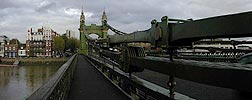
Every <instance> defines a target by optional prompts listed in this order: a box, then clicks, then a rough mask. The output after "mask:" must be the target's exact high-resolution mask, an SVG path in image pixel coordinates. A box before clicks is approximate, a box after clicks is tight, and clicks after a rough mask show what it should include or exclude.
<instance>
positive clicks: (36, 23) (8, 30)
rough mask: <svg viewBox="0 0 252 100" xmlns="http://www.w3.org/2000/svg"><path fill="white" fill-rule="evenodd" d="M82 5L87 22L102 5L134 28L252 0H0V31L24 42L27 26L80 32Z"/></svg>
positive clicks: (250, 4) (238, 8)
mask: <svg viewBox="0 0 252 100" xmlns="http://www.w3.org/2000/svg"><path fill="white" fill-rule="evenodd" d="M82 6H83V8H84V13H85V16H86V24H91V23H96V24H101V15H102V11H103V10H104V9H105V10H106V13H107V16H108V23H109V24H110V25H112V26H114V27H115V28H117V29H119V30H121V31H125V32H133V31H136V30H145V29H148V28H149V27H150V21H151V20H152V19H157V20H159V21H160V19H161V17H162V16H165V15H167V16H168V17H170V18H182V19H189V18H193V19H200V18H206V17H212V16H217V15H225V14H231V13H238V12H246V11H251V9H252V0H0V35H6V36H8V37H10V38H17V39H19V40H20V41H21V42H23V43H24V42H25V39H26V35H27V30H28V29H29V28H34V29H37V28H41V27H42V26H43V25H44V26H45V25H46V26H50V27H51V28H52V29H53V30H55V31H57V32H58V33H60V34H63V33H64V32H65V30H66V29H71V30H73V31H75V33H76V34H79V32H78V30H77V29H78V27H79V16H80V12H81V8H82ZM77 36H79V35H77Z"/></svg>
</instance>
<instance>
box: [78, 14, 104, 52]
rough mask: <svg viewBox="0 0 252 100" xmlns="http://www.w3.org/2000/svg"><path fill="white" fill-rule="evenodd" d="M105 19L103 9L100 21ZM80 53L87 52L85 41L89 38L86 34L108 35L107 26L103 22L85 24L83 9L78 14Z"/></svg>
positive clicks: (102, 36) (101, 36) (100, 36)
mask: <svg viewBox="0 0 252 100" xmlns="http://www.w3.org/2000/svg"><path fill="white" fill-rule="evenodd" d="M106 20H107V16H106V12H105V11H103V15H102V22H103V21H106ZM79 31H80V44H81V45H80V53H81V54H84V55H87V53H88V46H87V44H88V43H87V41H88V40H89V37H88V35H90V34H96V35H98V36H99V38H107V35H108V28H107V26H105V25H104V24H103V23H102V25H96V24H91V25H85V15H84V13H83V11H82V12H81V16H80V28H79Z"/></svg>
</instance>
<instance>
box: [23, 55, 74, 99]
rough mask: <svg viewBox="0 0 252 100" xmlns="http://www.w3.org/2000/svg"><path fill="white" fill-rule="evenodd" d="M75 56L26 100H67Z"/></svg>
mask: <svg viewBox="0 0 252 100" xmlns="http://www.w3.org/2000/svg"><path fill="white" fill-rule="evenodd" d="M76 62H77V54H75V55H73V56H72V57H71V58H70V59H69V60H68V61H67V62H66V63H65V64H63V65H62V66H61V67H60V68H59V69H58V71H57V72H56V73H55V74H54V75H53V76H52V77H51V78H50V79H49V80H48V81H47V83H45V84H44V85H42V86H41V87H40V88H39V89H37V90H36V91H35V92H34V93H33V94H32V95H31V96H30V97H28V98H27V100H64V99H67V96H68V93H69V90H70V86H71V80H72V78H73V74H74V69H75V65H76Z"/></svg>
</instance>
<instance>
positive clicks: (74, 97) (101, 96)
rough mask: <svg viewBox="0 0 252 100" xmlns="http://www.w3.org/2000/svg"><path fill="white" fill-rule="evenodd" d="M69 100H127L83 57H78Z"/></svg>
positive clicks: (127, 99)
mask: <svg viewBox="0 0 252 100" xmlns="http://www.w3.org/2000/svg"><path fill="white" fill-rule="evenodd" d="M68 99H69V100H129V98H128V97H127V96H126V95H124V94H123V93H122V92H121V91H120V90H119V89H117V88H116V87H115V86H113V84H112V83H110V82H109V80H107V79H106V78H105V77H104V76H103V75H102V74H101V73H100V72H99V71H98V70H97V69H96V68H94V67H93V66H92V65H91V64H90V63H89V62H88V61H87V60H86V59H85V56H83V55H79V56H78V62H77V65H76V69H75V72H74V78H73V80H72V84H71V89H70V94H69V97H68Z"/></svg>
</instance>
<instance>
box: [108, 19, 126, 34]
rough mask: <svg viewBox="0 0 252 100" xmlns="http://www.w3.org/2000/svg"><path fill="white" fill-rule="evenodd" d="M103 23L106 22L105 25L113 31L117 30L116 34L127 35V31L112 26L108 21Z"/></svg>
mask: <svg viewBox="0 0 252 100" xmlns="http://www.w3.org/2000/svg"><path fill="white" fill-rule="evenodd" d="M103 23H104V25H105V26H107V27H108V28H109V29H110V30H111V31H113V32H115V33H116V34H119V35H125V34H127V33H125V32H122V31H119V30H117V29H115V28H113V27H112V26H110V25H109V24H108V23H107V21H106V20H105V21H103Z"/></svg>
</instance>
